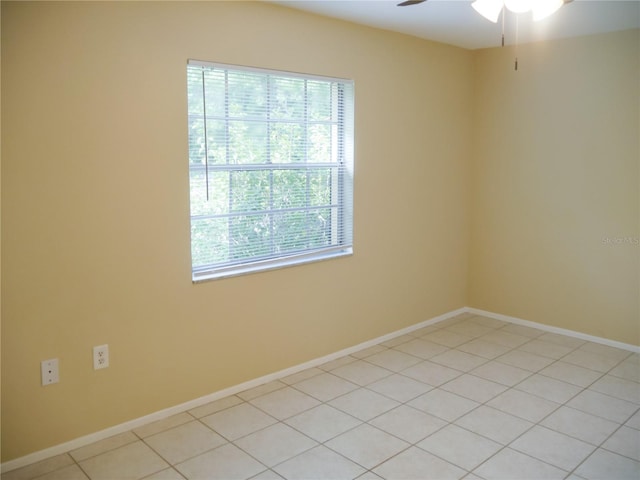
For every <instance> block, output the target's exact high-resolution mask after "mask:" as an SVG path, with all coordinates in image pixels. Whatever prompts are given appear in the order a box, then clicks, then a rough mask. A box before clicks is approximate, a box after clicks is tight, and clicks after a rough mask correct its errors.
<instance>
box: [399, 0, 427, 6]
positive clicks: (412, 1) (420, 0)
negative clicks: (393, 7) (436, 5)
mask: <svg viewBox="0 0 640 480" xmlns="http://www.w3.org/2000/svg"><path fill="white" fill-rule="evenodd" d="M426 1H427V0H406V1H405V2H402V3H399V4H398V6H399V7H408V6H409V5H417V4H418V3H423V2H426Z"/></svg>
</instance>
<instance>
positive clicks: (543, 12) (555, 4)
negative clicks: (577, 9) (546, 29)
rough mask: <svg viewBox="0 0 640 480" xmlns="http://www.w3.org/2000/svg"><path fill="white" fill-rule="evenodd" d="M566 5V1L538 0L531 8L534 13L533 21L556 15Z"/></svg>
mask: <svg viewBox="0 0 640 480" xmlns="http://www.w3.org/2000/svg"><path fill="white" fill-rule="evenodd" d="M564 3H565V2H564V0H538V1H537V2H535V3H534V4H533V7H532V8H531V10H532V11H533V20H534V21H538V20H542V19H543V18H547V17H548V16H549V15H551V14H553V13H555V12H556V11H557V10H558V9H559V8H560V7H561V6H562V5H564Z"/></svg>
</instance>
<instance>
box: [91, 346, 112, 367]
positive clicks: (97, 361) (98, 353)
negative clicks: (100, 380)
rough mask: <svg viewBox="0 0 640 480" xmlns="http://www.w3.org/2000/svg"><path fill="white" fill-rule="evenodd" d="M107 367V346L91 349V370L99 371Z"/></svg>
mask: <svg viewBox="0 0 640 480" xmlns="http://www.w3.org/2000/svg"><path fill="white" fill-rule="evenodd" d="M108 366H109V345H98V346H97V347H93V369H94V370H100V369H101V368H107V367H108Z"/></svg>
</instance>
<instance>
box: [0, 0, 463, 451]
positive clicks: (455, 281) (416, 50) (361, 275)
mask: <svg viewBox="0 0 640 480" xmlns="http://www.w3.org/2000/svg"><path fill="white" fill-rule="evenodd" d="M188 58H195V59H202V60H211V61H217V62H224V63H233V64H244V65H254V66H261V67H268V68H274V69H283V70H290V71H300V72H309V73H317V74H325V75H330V76H337V77H346V78H353V79H354V80H355V84H356V108H357V116H356V132H357V139H356V180H355V217H356V220H355V254H354V255H353V256H352V257H350V258H345V259H339V260H334V261H328V262H322V263H317V264H311V265H306V266H300V267H294V268H288V269H283V270H279V271H273V272H267V273H261V274H255V275H250V276H243V277H237V278H232V279H227V280H221V281H215V282H208V283H203V284H199V285H193V284H192V283H191V273H190V263H189V262H190V259H189V195H188V188H189V186H188V174H187V158H186V157H187V121H186V71H185V67H186V61H187V59H188ZM472 69H473V63H472V53H471V52H467V51H464V50H461V49H457V48H454V47H448V46H444V45H439V44H435V43H431V42H426V41H422V40H418V39H415V38H411V37H406V36H401V35H397V34H392V33H388V32H383V31H379V30H374V29H369V28H364V27H358V26H354V25H351V24H348V23H343V22H338V21H334V20H329V19H324V18H321V17H316V16H311V15H307V14H303V13H299V12H295V11H293V10H289V9H286V8H281V7H277V6H273V5H261V4H250V3H238V2H234V3H233V4H227V3H222V2H195V3H192V4H189V3H184V2H179V3H168V2H166V3H165V2H162V3H155V2H142V3H137V4H134V3H122V2H105V3H94V2H73V3H68V4H54V3H49V2H46V3H42V4H41V3H32V2H21V3H18V4H13V3H10V2H4V1H3V2H2V84H1V86H2V99H3V102H2V119H3V122H2V139H3V143H2V157H3V162H2V209H3V210H2V247H3V248H2V299H3V301H2V319H3V322H2V460H3V461H7V460H10V459H13V458H16V457H20V456H23V455H25V454H28V453H30V452H34V451H38V450H40V449H43V448H46V447H50V446H52V445H56V444H59V443H62V442H65V441H68V440H71V439H73V438H77V437H79V436H82V435H85V434H88V433H92V432H95V431H98V430H100V429H103V428H106V427H109V426H112V425H116V424H119V423H122V422H124V421H127V420H130V419H134V418H137V417H140V416H143V415H145V414H149V413H152V412H155V411H158V410H160V409H163V408H167V407H170V406H173V405H177V404H180V403H182V402H185V401H188V400H191V399H194V398H197V397H199V396H202V395H206V394H209V393H212V392H215V391H218V390H220V389H223V388H225V387H229V386H232V385H236V384H238V383H241V382H243V381H247V380H250V379H252V378H256V377H259V376H262V375H265V374H267V373H270V372H274V371H277V370H280V369H283V368H286V367H290V366H293V365H296V364H299V363H301V362H304V361H307V360H310V359H313V358H317V357H319V356H322V355H326V354H329V353H331V352H334V351H337V350H340V349H342V348H345V347H348V346H352V345H355V344H357V343H359V342H362V341H365V340H367V339H371V338H375V337H377V336H380V335H382V334H385V333H388V332H391V331H394V330H397V329H399V328H402V327H404V326H407V325H410V324H414V323H416V322H419V321H422V320H425V319H428V318H431V317H433V316H436V315H438V314H441V313H444V312H448V311H451V310H454V309H456V308H459V307H462V306H464V305H465V304H466V301H467V298H468V295H467V277H468V275H467V265H468V252H469V245H468V228H469V217H468V212H467V209H468V205H469V199H468V180H469V179H468V174H469V168H468V160H469V158H470V154H471V122H472V107H473V102H472V93H473V92H472V85H473V84H472ZM385 192H388V193H385ZM399 239H400V241H401V244H400V245H398V243H397V242H398V240H399ZM103 343H108V344H109V346H110V353H111V366H110V367H109V368H108V369H106V370H100V371H97V372H96V371H93V370H92V360H91V349H92V347H93V346H94V345H100V344H103ZM54 357H57V358H59V359H60V369H61V371H60V379H61V381H60V383H59V384H57V385H53V386H49V387H41V386H40V373H39V372H40V371H39V365H40V361H41V360H44V359H48V358H54Z"/></svg>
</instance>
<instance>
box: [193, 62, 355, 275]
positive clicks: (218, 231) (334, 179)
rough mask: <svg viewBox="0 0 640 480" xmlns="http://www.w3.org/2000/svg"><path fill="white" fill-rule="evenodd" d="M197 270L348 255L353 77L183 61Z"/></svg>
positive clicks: (228, 271) (236, 269) (227, 270)
mask: <svg viewBox="0 0 640 480" xmlns="http://www.w3.org/2000/svg"><path fill="white" fill-rule="evenodd" d="M187 85H188V119H189V174H190V191H191V257H192V270H193V279H194V280H202V279H208V278H217V277H221V276H228V275H236V274H240V273H246V272H251V271H256V270H263V269H267V268H275V267H281V266H285V265H290V264H295V263H301V262H307V261H315V260H320V259H324V258H330V257H334V256H338V255H345V254H350V253H351V252H352V241H353V212H352V210H353V115H354V112H353V105H354V95H353V83H352V82H351V81H348V80H340V79H334V78H325V77H316V76H310V75H299V74H292V73H285V72H276V71H269V70H260V69H254V68H243V67H232V66H229V65H218V64H210V63H205V62H196V61H189V63H188V66H187Z"/></svg>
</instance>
